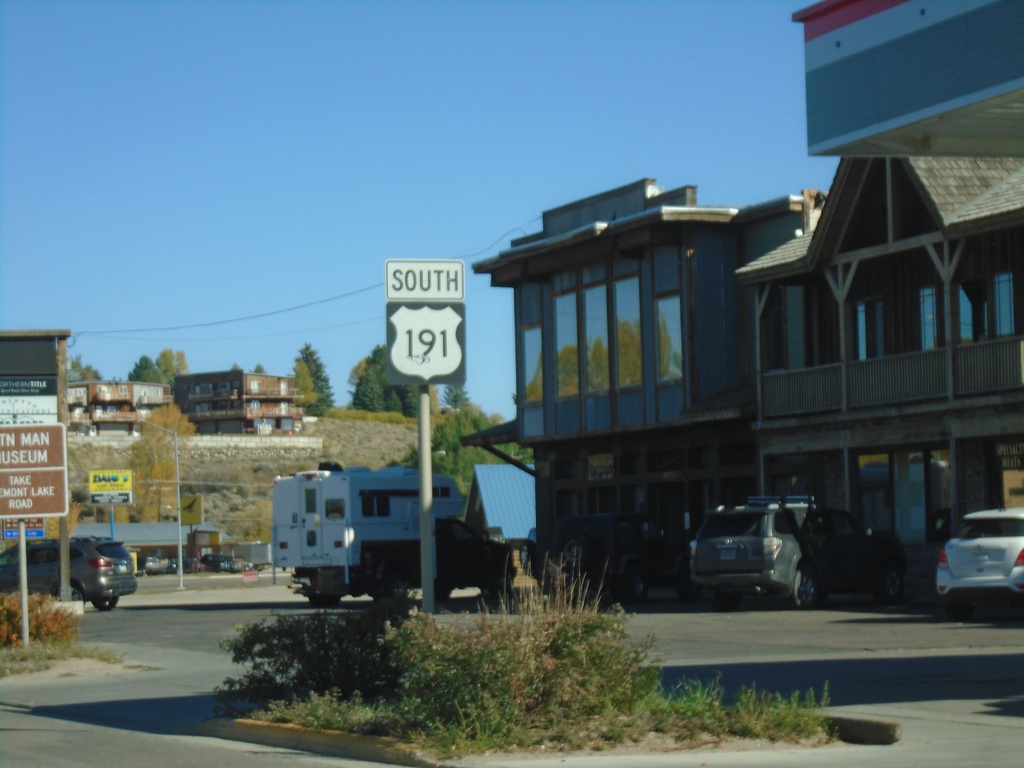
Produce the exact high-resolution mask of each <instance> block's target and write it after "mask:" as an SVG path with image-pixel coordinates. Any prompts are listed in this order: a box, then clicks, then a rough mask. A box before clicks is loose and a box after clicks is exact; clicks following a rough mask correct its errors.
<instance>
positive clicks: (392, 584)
mask: <svg viewBox="0 0 1024 768" xmlns="http://www.w3.org/2000/svg"><path fill="white" fill-rule="evenodd" d="M380 596H381V597H383V598H384V599H385V600H405V599H406V598H407V597H409V580H408V579H406V578H405V576H403V575H402V574H400V573H389V574H387V575H386V576H385V577H384V586H383V588H382V589H381V591H380Z"/></svg>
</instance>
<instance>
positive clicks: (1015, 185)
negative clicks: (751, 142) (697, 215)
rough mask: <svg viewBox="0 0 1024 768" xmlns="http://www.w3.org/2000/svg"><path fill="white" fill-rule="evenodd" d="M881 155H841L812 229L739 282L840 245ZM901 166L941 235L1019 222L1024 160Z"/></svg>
mask: <svg viewBox="0 0 1024 768" xmlns="http://www.w3.org/2000/svg"><path fill="white" fill-rule="evenodd" d="M884 161H885V158H843V160H842V162H840V164H839V168H838V169H837V171H836V176H835V180H834V182H833V188H832V190H830V192H829V195H828V197H827V198H826V201H825V206H824V209H823V210H822V214H821V219H820V221H819V222H818V226H817V228H816V229H815V230H814V232H813V233H812V234H810V235H808V234H804V235H800V236H798V237H795V238H793V239H792V240H789V241H788V242H786V243H783V244H782V245H780V246H778V247H777V248H774V249H773V250H771V251H769V252H768V253H766V254H765V255H764V256H761V257H760V258H758V259H756V260H754V261H752V262H751V263H750V264H747V265H746V266H743V267H740V268H739V269H738V270H736V274H737V276H738V277H739V279H740V281H741V282H744V283H754V282H763V281H766V280H772V279H778V278H783V277H790V276H792V275H796V274H803V273H806V272H809V271H811V270H812V269H814V266H815V265H816V264H817V263H818V262H819V261H820V260H821V259H823V258H827V257H828V256H829V255H830V254H831V253H834V252H835V251H836V249H837V248H838V247H839V240H840V238H841V237H842V232H843V229H844V225H845V223H846V219H847V217H848V216H850V215H851V212H852V211H854V210H855V209H856V203H857V200H858V199H859V197H860V195H861V187H862V184H863V182H864V179H865V178H866V176H867V174H868V172H869V170H870V168H871V165H872V164H873V163H878V162H884ZM893 161H894V162H901V163H903V164H904V165H905V167H906V169H907V172H908V174H909V175H910V177H911V178H912V179H913V180H914V183H915V184H916V185H917V188H918V191H919V192H920V194H921V196H922V198H923V199H924V201H925V203H926V204H927V205H928V206H929V207H930V208H931V210H932V212H933V215H934V216H935V217H936V219H937V221H938V230H937V231H938V232H939V233H940V234H942V236H944V237H949V238H953V237H962V236H966V235H969V234H973V233H975V232H978V231H984V230H985V229H992V228H995V227H999V226H1006V225H1010V224H1021V223H1024V159H1021V158H1003V157H906V158H893Z"/></svg>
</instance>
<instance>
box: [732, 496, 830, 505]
mask: <svg viewBox="0 0 1024 768" xmlns="http://www.w3.org/2000/svg"><path fill="white" fill-rule="evenodd" d="M747 504H748V505H749V506H752V507H773V506H774V507H785V506H787V505H790V504H806V505H807V506H809V507H813V506H814V497H813V496H749V497H748V498H747Z"/></svg>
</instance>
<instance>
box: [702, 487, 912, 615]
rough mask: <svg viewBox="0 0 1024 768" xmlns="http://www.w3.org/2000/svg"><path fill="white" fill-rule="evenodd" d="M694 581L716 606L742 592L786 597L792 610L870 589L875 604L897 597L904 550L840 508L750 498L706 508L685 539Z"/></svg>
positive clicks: (724, 606) (733, 602)
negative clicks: (693, 533) (694, 532)
mask: <svg viewBox="0 0 1024 768" xmlns="http://www.w3.org/2000/svg"><path fill="white" fill-rule="evenodd" d="M690 569H691V574H692V577H693V581H694V583H695V584H698V585H700V586H701V587H704V588H706V589H708V590H710V592H711V603H712V605H713V606H714V607H715V608H716V609H718V610H734V609H735V608H737V607H738V606H739V604H740V601H741V600H742V599H743V597H744V596H746V595H766V596H777V597H788V598H789V600H790V602H791V603H792V605H793V606H794V607H796V608H813V607H816V606H818V605H821V604H822V603H823V602H824V601H825V599H826V598H827V597H828V595H829V593H830V592H871V593H872V595H873V596H874V598H875V599H876V600H877V601H879V602H882V603H892V602H897V601H899V600H900V599H902V597H903V591H904V579H905V575H906V554H905V552H904V549H903V545H902V544H901V543H900V541H899V540H898V539H896V538H895V537H892V536H885V535H875V534H874V533H873V532H872V531H871V529H865V528H864V527H863V526H862V525H861V523H860V521H858V520H857V519H856V518H855V517H853V516H852V515H850V514H849V513H847V512H843V511H840V510H832V509H820V508H818V507H816V506H815V505H814V502H813V499H811V498H809V497H789V498H785V497H765V496H760V497H751V498H750V499H748V501H747V504H746V505H743V506H739V507H719V508H718V509H716V510H714V511H713V512H710V513H708V515H707V517H705V519H704V523H703V524H702V525H701V527H700V529H699V530H698V531H697V536H696V538H695V539H694V540H693V542H692V544H691V551H690Z"/></svg>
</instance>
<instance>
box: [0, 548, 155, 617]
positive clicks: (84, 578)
mask: <svg viewBox="0 0 1024 768" xmlns="http://www.w3.org/2000/svg"><path fill="white" fill-rule="evenodd" d="M25 547H26V549H25V554H26V557H25V560H26V571H27V575H28V591H29V592H37V593H41V594H46V595H55V596H56V595H58V594H60V573H59V569H60V542H59V541H42V542H33V543H26V545H25ZM68 554H69V556H70V562H71V574H70V584H71V594H72V597H73V598H74V599H75V600H82V601H88V602H91V603H92V604H93V605H94V606H96V608H97V609H99V610H101V611H109V610H110V609H111V608H113V607H114V606H115V605H117V603H118V600H120V598H121V596H122V595H130V594H132V593H133V592H135V590H136V589H138V584H139V582H138V579H136V577H135V573H134V571H133V567H132V557H131V553H130V552H129V551H128V550H127V549H125V547H124V544H123V543H122V542H120V541H114V540H112V539H86V538H76V539H72V540H71V542H70V544H69V547H68ZM20 588H21V578H20V575H19V567H18V547H17V546H13V547H10V548H9V549H7V550H5V551H4V552H3V553H2V554H0V591H4V592H17V591H18V590H19V589H20Z"/></svg>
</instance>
